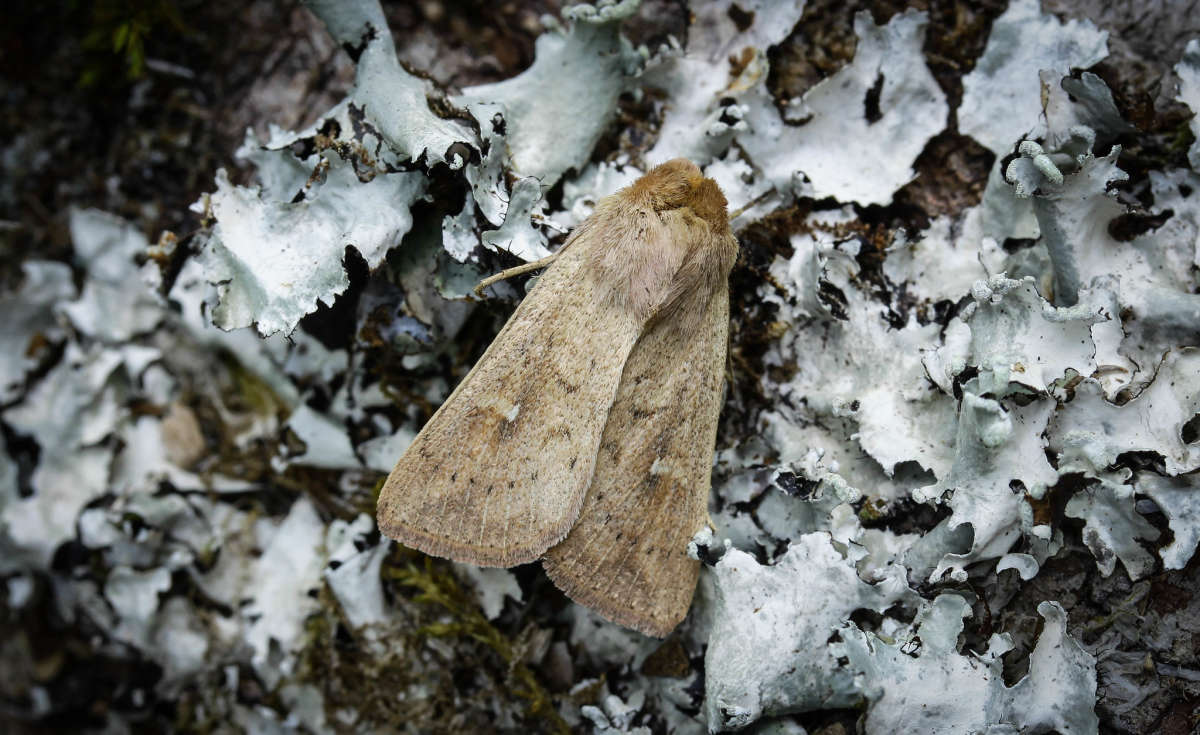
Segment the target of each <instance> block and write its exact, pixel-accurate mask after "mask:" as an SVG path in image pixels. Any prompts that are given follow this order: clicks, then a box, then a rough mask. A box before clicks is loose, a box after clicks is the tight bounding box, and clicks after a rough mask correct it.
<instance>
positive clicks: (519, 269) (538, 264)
mask: <svg viewBox="0 0 1200 735" xmlns="http://www.w3.org/2000/svg"><path fill="white" fill-rule="evenodd" d="M561 252H562V250H559V251H557V252H554V253H550V254H549V255H547V256H546V257H544V258H542V259H541V260H535V261H533V262H532V263H522V264H521V265H516V266H513V267H512V268H505V269H504V270H502V271H500V272H499V273H495V274H493V275H490V276H488V277H487V278H485V279H483V280H482V281H480V282H479V284H478V285H477V286H475V295H476V296H478V297H479V298H481V299H482V298H483V289H485V288H487V287H488V286H490V285H492V284H493V283H499V282H500V281H507V280H508V279H509V278H513V277H515V276H519V275H522V274H524V273H528V272H530V271H537V270H541V269H543V268H547V267H549V266H550V264H551V263H553V262H554V261H555V260H556V259H557V258H558V254H559V253H561Z"/></svg>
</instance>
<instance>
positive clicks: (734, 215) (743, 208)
mask: <svg viewBox="0 0 1200 735" xmlns="http://www.w3.org/2000/svg"><path fill="white" fill-rule="evenodd" d="M774 193H775V187H771V188H770V189H767V190H766V191H764V192H763V193H762V194H759V195H758V196H756V197H754V198H753V199H751V200H750V201H748V202H746V203H745V204H743V205H742V206H740V207H738V208H737V209H735V210H733V211H732V212H730V213H729V221H730V222H732V221H734V220H735V219H737V218H738V217H741V216H742V215H743V214H745V213H746V212H747V211H749V210H750V208H751V207H754V206H757V205H759V204H761V203H762V202H763V200H764V199H766V198H767V197H769V196H771V195H772V194H774Z"/></svg>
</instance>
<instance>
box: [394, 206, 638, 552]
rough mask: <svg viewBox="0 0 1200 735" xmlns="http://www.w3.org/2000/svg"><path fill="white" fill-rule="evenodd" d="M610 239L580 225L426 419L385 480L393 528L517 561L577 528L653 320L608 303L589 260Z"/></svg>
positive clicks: (423, 540) (398, 535) (415, 538)
mask: <svg viewBox="0 0 1200 735" xmlns="http://www.w3.org/2000/svg"><path fill="white" fill-rule="evenodd" d="M600 246H602V244H601V243H600V242H599V238H598V233H596V232H595V231H589V230H581V231H580V233H579V235H578V236H577V237H575V238H574V239H573V240H572V242H571V245H570V247H569V248H568V249H567V251H566V252H564V253H563V254H562V256H561V257H560V258H559V259H558V260H557V261H556V262H555V263H554V265H552V266H551V267H550V268H549V269H548V270H547V271H546V273H545V274H544V275H543V276H542V277H541V279H540V280H539V281H538V283H537V284H536V285H535V286H534V288H533V289H532V290H531V292H530V293H529V295H528V296H527V297H526V298H525V300H524V301H523V302H522V303H521V305H520V306H519V307H518V308H517V311H516V312H515V313H514V314H513V316H512V317H511V318H510V319H509V321H508V323H507V324H506V325H505V326H504V328H503V329H502V330H501V332H500V334H499V335H498V336H497V337H496V339H495V340H494V341H493V342H492V344H491V345H490V346H489V347H488V349H487V351H486V352H485V353H484V355H483V357H481V358H480V360H479V362H478V363H476V365H475V367H474V368H473V369H472V370H471V372H470V373H469V374H468V375H467V377H466V378H464V379H463V381H462V383H460V384H459V386H458V387H457V388H456V389H455V390H454V392H453V393H452V394H451V395H450V397H449V398H448V399H446V402H445V403H443V404H442V406H441V408H439V409H438V411H437V412H436V413H435V414H434V415H433V417H432V418H431V419H430V420H429V421H428V422H427V423H426V425H425V426H424V428H422V429H421V432H420V433H419V434H418V435H417V437H416V438H415V439H414V440H413V443H412V445H411V446H410V447H409V448H408V450H407V451H406V452H405V453H404V455H403V456H402V457H401V458H400V460H399V461H398V462H397V463H396V467H395V468H394V469H393V470H392V472H391V474H390V475H389V476H388V478H387V481H386V482H385V483H384V486H383V489H382V490H381V492H380V496H379V504H378V510H377V516H378V520H379V527H380V530H381V531H382V532H383V533H384V534H386V535H387V536H390V537H392V538H394V539H396V540H398V541H400V542H401V543H404V544H406V545H408V546H412V547H414V548H417V549H420V550H421V551H424V552H426V553H428V554H433V555H435V556H443V557H448V558H450V559H454V560H456V561H461V562H467V563H471V564H478V565H480V566H512V565H514V564H522V563H525V562H529V561H533V560H535V559H537V558H539V557H540V556H541V555H542V552H544V551H545V550H546V549H547V548H548V547H550V546H551V545H553V544H555V543H557V542H558V541H559V540H560V539H562V538H563V537H564V536H565V535H566V533H567V531H568V530H570V528H571V525H572V524H573V523H574V522H575V518H576V517H577V516H578V514H579V508H580V506H581V504H582V503H583V498H584V492H585V491H586V489H587V485H588V482H589V481H590V480H591V476H592V469H593V465H594V463H595V458H596V451H597V447H598V445H599V441H600V433H601V431H602V430H603V428H604V422H605V419H606V416H607V412H608V407H609V406H610V405H611V403H612V400H613V396H614V395H615V394H616V390H617V385H618V383H619V380H620V376H621V370H622V368H623V367H624V364H625V360H626V358H627V356H628V354H629V351H630V350H631V349H632V347H633V344H634V342H635V341H636V339H637V337H638V335H639V334H640V332H641V331H642V327H643V321H644V319H643V318H642V317H640V316H637V315H634V314H632V313H629V312H627V311H625V310H615V309H613V308H612V307H611V306H610V305H608V304H606V303H605V299H604V298H603V294H604V291H605V286H604V284H601V283H597V282H596V280H595V279H594V278H592V277H591V274H590V273H588V272H587V268H586V264H587V262H588V252H589V250H590V249H592V248H594V247H600ZM596 342H599V343H601V344H604V345H605V349H604V350H602V351H600V350H596V349H595V343H596Z"/></svg>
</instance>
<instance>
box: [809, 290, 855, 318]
mask: <svg viewBox="0 0 1200 735" xmlns="http://www.w3.org/2000/svg"><path fill="white" fill-rule="evenodd" d="M817 298H818V299H820V300H821V303H822V304H824V305H825V306H826V307H828V309H829V313H830V314H832V315H833V318H834V319H840V320H842V321H845V320H847V319H849V318H850V315H849V312H847V311H846V306H847V304H848V303H849V302H848V301H847V300H846V294H844V293H842V290H841V289H840V288H838V287H837V286H835V285H833V284H832V283H830V282H829V281H821V282H820V284H819V285H818V287H817Z"/></svg>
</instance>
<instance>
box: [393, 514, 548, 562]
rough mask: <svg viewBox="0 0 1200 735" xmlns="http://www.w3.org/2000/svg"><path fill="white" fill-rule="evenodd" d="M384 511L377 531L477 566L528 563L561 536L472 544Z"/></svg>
mask: <svg viewBox="0 0 1200 735" xmlns="http://www.w3.org/2000/svg"><path fill="white" fill-rule="evenodd" d="M387 515H388V514H386V513H384V512H379V513H378V514H377V516H376V519H375V522H376V524H377V525H378V526H379V532H380V533H382V534H383V535H384V536H387V537H388V538H390V539H393V540H394V541H396V542H398V543H401V544H403V545H405V546H408V547H410V548H413V549H416V550H417V551H420V552H422V553H424V554H428V555H430V556H436V557H440V558H442V559H449V560H451V561H456V562H460V563H462V564H474V565H475V566H478V567H515V566H517V565H519V564H529V563H530V562H534V561H537V560H538V559H540V558H541V557H542V554H544V553H545V552H546V550H547V549H549V548H550V547H551V546H553V545H554V544H556V543H558V541H559V540H561V539H560V538H557V537H554V536H545V535H544V536H542V537H541V538H538V539H535V540H534V541H533V542H532V543H529V544H523V545H512V546H508V547H501V546H486V545H480V544H471V543H465V542H463V541H460V540H458V539H453V538H448V537H445V536H439V535H435V534H432V533H429V532H427V531H422V530H420V529H417V528H413V527H412V526H411V525H409V524H407V523H405V522H404V521H401V520H398V519H394V518H388V517H386V516H387Z"/></svg>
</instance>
